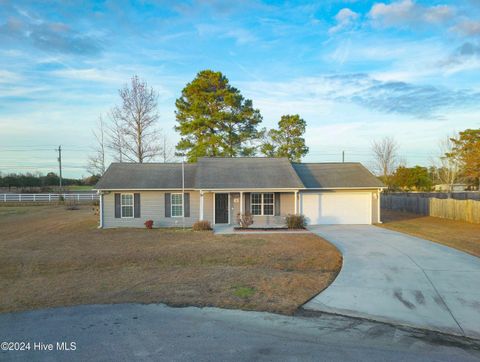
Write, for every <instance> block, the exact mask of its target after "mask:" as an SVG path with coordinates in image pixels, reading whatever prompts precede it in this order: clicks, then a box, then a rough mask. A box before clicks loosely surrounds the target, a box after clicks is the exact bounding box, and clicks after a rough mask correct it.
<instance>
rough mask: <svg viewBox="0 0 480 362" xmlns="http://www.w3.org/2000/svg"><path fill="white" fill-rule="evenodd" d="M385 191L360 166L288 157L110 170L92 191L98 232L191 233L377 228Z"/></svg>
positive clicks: (126, 165) (117, 165) (122, 165)
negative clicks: (205, 224)
mask: <svg viewBox="0 0 480 362" xmlns="http://www.w3.org/2000/svg"><path fill="white" fill-rule="evenodd" d="M383 188H384V185H383V184H382V183H381V182H380V181H379V180H378V179H377V178H376V177H375V176H374V175H372V174H371V173H370V172H369V171H368V170H367V169H366V168H365V167H363V166H362V165H361V164H360V163H351V162H346V163H293V162H290V161H289V160H288V159H287V158H260V157H241V158H240V157H239V158H221V157H204V158H201V159H199V160H198V162H197V163H188V164H184V165H182V164H181V163H112V164H111V165H110V167H109V168H108V169H107V171H106V172H105V174H104V175H103V177H102V178H101V180H100V181H99V182H98V184H97V185H96V186H95V190H97V192H98V193H99V195H100V227H103V228H114V227H144V222H145V221H146V220H153V221H154V226H155V227H169V226H182V225H186V226H191V225H192V224H193V223H195V222H196V221H199V220H208V221H210V222H211V223H212V225H214V224H237V216H238V215H239V214H244V213H246V212H250V213H251V214H252V215H253V219H254V225H253V226H264V225H281V224H284V222H285V216H286V215H288V214H303V215H304V216H305V217H306V220H307V222H308V223H309V224H372V223H377V222H380V192H381V191H382V189H383Z"/></svg>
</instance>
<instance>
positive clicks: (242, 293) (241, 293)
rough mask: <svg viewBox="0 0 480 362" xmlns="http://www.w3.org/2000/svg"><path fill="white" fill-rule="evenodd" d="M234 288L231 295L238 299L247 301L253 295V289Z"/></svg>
mask: <svg viewBox="0 0 480 362" xmlns="http://www.w3.org/2000/svg"><path fill="white" fill-rule="evenodd" d="M234 288H235V289H234V290H233V295H234V296H236V297H239V298H243V299H247V298H250V297H252V296H253V295H254V294H255V288H252V287H245V286H239V287H234Z"/></svg>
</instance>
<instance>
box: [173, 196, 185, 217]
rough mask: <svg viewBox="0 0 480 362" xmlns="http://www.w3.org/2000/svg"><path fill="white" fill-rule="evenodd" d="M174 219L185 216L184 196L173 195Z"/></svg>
mask: <svg viewBox="0 0 480 362" xmlns="http://www.w3.org/2000/svg"><path fill="white" fill-rule="evenodd" d="M171 201H172V202H171V204H172V217H182V216H183V195H182V194H172V200H171Z"/></svg>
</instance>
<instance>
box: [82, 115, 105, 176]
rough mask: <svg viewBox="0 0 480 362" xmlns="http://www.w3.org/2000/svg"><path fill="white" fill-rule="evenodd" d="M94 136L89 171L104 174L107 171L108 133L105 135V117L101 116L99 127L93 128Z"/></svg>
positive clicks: (98, 122)
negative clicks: (106, 150) (106, 149)
mask: <svg viewBox="0 0 480 362" xmlns="http://www.w3.org/2000/svg"><path fill="white" fill-rule="evenodd" d="M92 133H93V137H94V138H95V147H94V152H93V154H91V155H90V156H88V165H87V171H88V172H90V174H92V175H100V176H102V175H103V174H104V173H105V168H106V167H105V148H106V135H105V122H104V121H103V117H102V116H100V117H99V118H98V121H97V128H96V129H94V130H92Z"/></svg>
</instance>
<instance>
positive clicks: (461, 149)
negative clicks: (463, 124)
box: [446, 129, 480, 186]
mask: <svg viewBox="0 0 480 362" xmlns="http://www.w3.org/2000/svg"><path fill="white" fill-rule="evenodd" d="M451 141H452V142H453V149H452V151H451V152H449V153H447V154H446V156H447V157H455V158H457V159H458V160H460V163H461V165H462V168H463V172H464V174H465V176H466V177H468V178H469V179H471V180H473V181H474V182H475V185H476V186H480V129H466V130H465V131H462V132H460V134H459V136H458V137H454V138H451Z"/></svg>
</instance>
